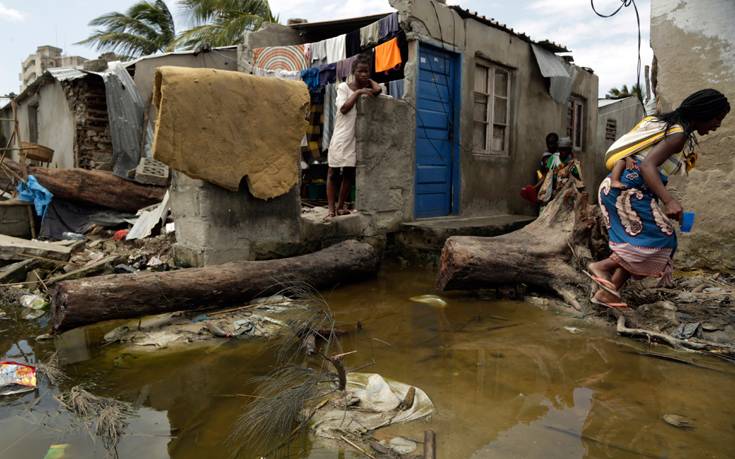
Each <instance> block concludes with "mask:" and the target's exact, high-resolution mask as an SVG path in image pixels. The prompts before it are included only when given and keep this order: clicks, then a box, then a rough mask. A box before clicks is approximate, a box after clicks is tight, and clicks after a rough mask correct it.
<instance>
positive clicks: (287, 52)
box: [253, 45, 308, 72]
mask: <svg viewBox="0 0 735 459" xmlns="http://www.w3.org/2000/svg"><path fill="white" fill-rule="evenodd" d="M253 66H255V67H258V68H261V69H264V70H287V71H292V72H293V71H300V70H304V69H305V68H307V67H308V65H306V55H305V54H304V45H294V46H270V47H268V48H255V49H254V50H253Z"/></svg>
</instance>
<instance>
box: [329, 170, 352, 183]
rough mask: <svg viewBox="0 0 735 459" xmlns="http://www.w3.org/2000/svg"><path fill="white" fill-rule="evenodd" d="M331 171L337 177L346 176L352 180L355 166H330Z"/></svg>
mask: <svg viewBox="0 0 735 459" xmlns="http://www.w3.org/2000/svg"><path fill="white" fill-rule="evenodd" d="M330 169H331V170H332V173H333V174H334V175H336V176H337V177H339V178H340V179H342V178H346V179H347V180H350V181H352V182H354V181H355V171H356V170H357V168H356V167H354V166H353V167H331V168H330Z"/></svg>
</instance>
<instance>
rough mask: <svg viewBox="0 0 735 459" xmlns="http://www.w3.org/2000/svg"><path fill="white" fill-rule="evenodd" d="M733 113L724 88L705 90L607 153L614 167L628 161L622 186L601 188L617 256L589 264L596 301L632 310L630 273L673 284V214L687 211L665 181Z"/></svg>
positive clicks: (683, 169) (683, 168)
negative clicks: (626, 294)
mask: <svg viewBox="0 0 735 459" xmlns="http://www.w3.org/2000/svg"><path fill="white" fill-rule="evenodd" d="M729 111H730V104H729V102H728V100H727V98H726V97H725V96H724V95H723V94H722V93H720V92H719V91H716V90H714V89H703V90H701V91H697V92H695V93H694V94H692V95H690V96H689V97H687V98H686V99H684V101H683V102H682V103H681V105H680V106H679V108H677V109H676V110H674V111H673V112H670V113H665V114H660V115H656V116H648V117H646V118H644V119H643V120H642V121H641V122H640V123H638V125H636V126H635V127H634V128H633V129H632V130H631V131H630V132H629V133H627V134H625V135H624V136H623V137H621V138H620V139H618V140H617V141H616V142H615V143H614V144H613V145H612V146H611V147H610V149H609V150H608V151H607V154H606V155H605V163H606V166H607V168H608V169H610V170H612V169H613V168H614V166H615V165H616V163H618V162H619V161H625V163H626V164H625V169H624V171H623V173H622V176H621V177H620V182H619V183H616V184H615V186H613V180H612V178H611V177H610V176H608V177H607V178H606V179H605V180H603V182H602V184H601V185H600V189H599V194H598V198H599V203H600V210H601V211H602V215H603V219H604V221H605V224H606V226H607V229H608V233H609V238H610V250H611V251H612V255H610V257H609V258H606V259H604V260H602V261H598V262H596V263H591V264H589V265H588V267H587V268H588V270H589V272H588V273H587V274H588V275H589V276H590V277H591V278H592V279H593V280H594V281H595V282H596V283H597V284H598V286H600V287H601V289H600V290H598V291H597V293H596V294H595V295H594V296H593V297H592V302H593V303H595V304H599V305H602V306H607V307H612V308H627V305H626V304H625V303H623V302H622V301H621V299H620V293H619V290H620V288H621V287H622V286H623V285H624V284H625V282H626V281H627V280H628V279H629V278H630V277H634V278H643V277H658V278H660V279H661V282H662V283H665V284H668V283H670V282H671V274H672V269H673V263H672V257H673V256H674V252H675V251H676V246H677V241H676V232H675V230H674V225H673V223H672V221H671V219H673V220H677V221H678V220H680V219H681V216H682V212H683V209H682V207H681V204H680V203H679V202H678V201H677V200H676V199H675V198H674V197H673V196H672V195H671V193H669V191H668V190H667V189H666V184H667V183H668V179H669V177H670V176H672V175H675V174H681V173H687V172H688V171H689V170H691V169H692V168H693V167H694V163H695V160H696V153H695V152H694V146H695V145H696V144H697V140H696V136H695V132H696V133H698V134H699V135H707V134H708V133H710V132H713V131H715V130H716V129H717V128H718V127H720V124H721V123H722V120H723V119H724V118H725V116H726V115H727V114H728V113H729ZM619 169H622V167H621V168H619Z"/></svg>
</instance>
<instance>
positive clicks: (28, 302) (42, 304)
mask: <svg viewBox="0 0 735 459" xmlns="http://www.w3.org/2000/svg"><path fill="white" fill-rule="evenodd" d="M20 304H21V306H23V307H24V308H29V309H45V308H46V306H47V305H48V302H47V301H46V300H45V299H44V298H43V297H42V296H40V295H23V296H21V297H20Z"/></svg>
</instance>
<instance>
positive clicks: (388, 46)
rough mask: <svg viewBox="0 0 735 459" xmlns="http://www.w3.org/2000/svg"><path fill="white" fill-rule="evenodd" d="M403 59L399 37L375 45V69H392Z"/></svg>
mask: <svg viewBox="0 0 735 459" xmlns="http://www.w3.org/2000/svg"><path fill="white" fill-rule="evenodd" d="M402 62H403V61H402V60H401V50H400V49H399V48H398V39H397V38H393V39H391V40H388V41H386V42H385V43H383V44H380V45H378V46H376V47H375V71H376V72H387V71H388V70H392V69H394V68H396V67H398V66H399V65H401V63H402Z"/></svg>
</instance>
